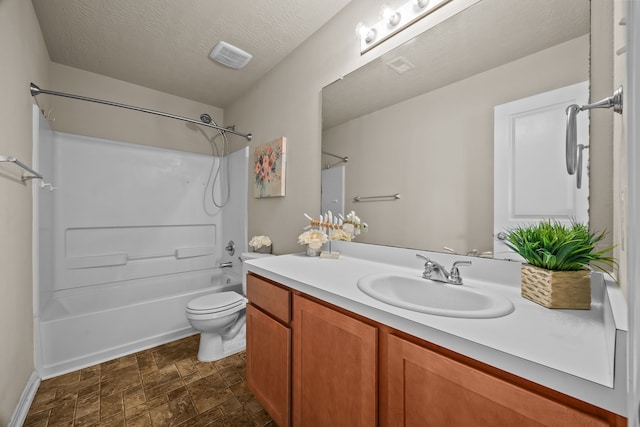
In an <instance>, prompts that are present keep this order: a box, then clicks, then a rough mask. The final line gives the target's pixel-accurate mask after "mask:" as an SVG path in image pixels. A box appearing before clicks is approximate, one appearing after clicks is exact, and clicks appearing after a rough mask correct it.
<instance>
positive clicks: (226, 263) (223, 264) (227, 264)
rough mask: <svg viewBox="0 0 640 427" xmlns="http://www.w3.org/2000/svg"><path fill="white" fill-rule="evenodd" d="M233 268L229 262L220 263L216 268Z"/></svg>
mask: <svg viewBox="0 0 640 427" xmlns="http://www.w3.org/2000/svg"><path fill="white" fill-rule="evenodd" d="M231 267H233V263H232V262H231V261H227V262H221V263H220V264H218V268H231Z"/></svg>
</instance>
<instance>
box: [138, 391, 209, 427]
mask: <svg viewBox="0 0 640 427" xmlns="http://www.w3.org/2000/svg"><path fill="white" fill-rule="evenodd" d="M149 415H151V422H152V424H153V426H154V427H156V426H161V427H165V426H166V427H169V426H177V425H178V424H180V423H182V422H184V421H187V420H189V419H191V418H193V417H195V416H196V415H198V412H197V411H196V408H195V407H194V406H193V403H192V402H191V398H190V397H189V396H188V395H185V396H183V397H180V398H178V399H174V400H170V401H169V402H168V403H166V404H164V405H162V406H159V407H157V408H154V409H152V410H151V411H150V412H149Z"/></svg>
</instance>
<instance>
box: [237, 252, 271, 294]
mask: <svg viewBox="0 0 640 427" xmlns="http://www.w3.org/2000/svg"><path fill="white" fill-rule="evenodd" d="M269 256H275V255H273V254H263V253H260V252H242V253H241V254H240V261H241V262H245V261H250V260H252V259H258V258H264V257H269ZM242 293H243V294H244V295H245V296H246V295H247V277H246V275H243V276H242Z"/></svg>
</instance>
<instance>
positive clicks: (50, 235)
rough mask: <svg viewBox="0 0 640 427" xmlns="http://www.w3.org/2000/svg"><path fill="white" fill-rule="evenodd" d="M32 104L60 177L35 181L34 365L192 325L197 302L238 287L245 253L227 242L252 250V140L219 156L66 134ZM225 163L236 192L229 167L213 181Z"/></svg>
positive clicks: (91, 355) (60, 362) (137, 346)
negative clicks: (190, 309)
mask: <svg viewBox="0 0 640 427" xmlns="http://www.w3.org/2000/svg"><path fill="white" fill-rule="evenodd" d="M35 114H36V118H37V119H38V120H36V123H34V128H36V129H37V131H36V132H34V140H35V141H34V144H35V146H36V147H38V149H37V150H36V149H34V151H35V152H37V153H39V157H40V164H39V166H41V167H42V169H43V171H44V172H43V173H46V177H47V179H48V180H50V181H51V182H52V183H53V190H52V191H49V189H39V190H37V191H36V190H34V206H38V211H37V212H36V215H35V218H34V223H35V224H36V225H37V226H35V228H34V230H35V233H34V248H35V249H34V250H35V251H36V252H37V257H36V260H37V267H38V268H37V270H36V274H34V277H35V279H34V282H35V283H36V284H37V288H36V289H35V290H34V328H35V337H36V339H35V341H36V342H35V344H36V345H35V351H36V357H35V359H36V369H37V370H38V372H39V373H40V374H41V375H42V376H43V377H45V378H46V377H50V376H54V375H59V374H61V373H64V372H67V371H71V370H76V369H79V368H81V367H84V366H88V365H91V364H95V363H99V362H103V361H105V360H108V359H111V358H114V357H119V356H122V355H124V354H128V353H132V352H135V351H139V350H142V349H144V348H148V347H153V346H156V345H159V344H162V343H165V342H168V341H172V340H175V339H178V338H182V337H184V336H187V335H192V334H195V333H196V331H195V330H193V329H192V328H191V327H190V325H189V322H188V321H187V319H186V317H185V313H184V309H185V307H186V305H187V302H188V301H189V300H191V299H194V298H196V297H198V296H201V295H204V294H207V293H212V292H218V291H225V290H229V291H238V292H239V291H240V289H241V287H240V282H241V281H240V276H239V274H240V271H241V267H240V261H239V260H238V256H237V254H236V255H233V256H232V255H231V254H230V253H228V252H227V251H226V250H225V247H226V246H227V244H228V242H229V241H230V240H233V241H234V242H236V251H238V252H241V251H243V250H245V249H246V243H243V242H246V241H247V239H246V234H247V232H246V228H247V222H246V218H247V217H246V211H247V208H246V193H247V191H246V189H247V180H248V153H249V150H248V148H244V149H242V150H238V151H235V152H233V153H231V154H230V155H228V156H227V157H226V158H224V159H222V158H220V157H214V156H207V155H202V154H195V153H187V152H183V151H176V150H167V149H160V148H156V147H149V146H142V145H135V144H129V143H122V142H118V141H109V140H103V139H97V138H89V137H84V136H79V135H70V134H65V133H59V132H52V131H51V130H50V129H49V128H48V124H47V123H46V121H44V120H43V119H42V118H41V117H40V116H39V113H37V112H36V113H35ZM205 142H206V141H204V140H203V143H205ZM221 163H222V169H223V171H224V170H226V169H227V168H228V171H229V177H228V178H229V187H230V196H229V195H228V193H227V185H226V184H227V174H226V173H225V172H223V173H221V174H220V175H219V178H218V179H217V180H216V181H215V184H214V180H213V179H212V176H215V171H216V168H217V167H218V166H219V165H220V164H221ZM212 193H213V194H214V195H215V197H216V200H217V202H218V204H217V205H216V204H215V203H214V202H213V201H212ZM227 198H228V203H227V204H226V205H225V206H224V207H220V206H219V205H220V203H219V202H220V200H221V199H225V200H226V199H227ZM223 262H224V263H229V262H230V263H231V264H232V267H231V268H220V267H219V266H220V265H221V263H223ZM234 270H235V276H234V275H233V274H231V273H232V271H234ZM227 273H229V274H227Z"/></svg>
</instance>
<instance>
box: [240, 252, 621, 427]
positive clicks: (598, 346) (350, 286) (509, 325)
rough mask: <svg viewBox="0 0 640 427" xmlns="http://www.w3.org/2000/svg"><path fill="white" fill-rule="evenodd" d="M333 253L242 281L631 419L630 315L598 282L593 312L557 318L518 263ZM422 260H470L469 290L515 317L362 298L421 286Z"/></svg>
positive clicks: (277, 264)
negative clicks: (530, 293) (256, 281)
mask: <svg viewBox="0 0 640 427" xmlns="http://www.w3.org/2000/svg"><path fill="white" fill-rule="evenodd" d="M336 246H337V248H339V250H341V252H342V256H341V257H340V258H339V259H324V258H319V257H308V256H306V255H304V254H293V255H283V256H275V257H269V258H262V259H258V260H252V261H248V262H245V263H244V267H243V268H244V272H245V273H246V272H249V271H251V272H253V273H256V274H258V275H261V276H263V277H266V278H268V279H271V280H274V281H276V282H279V283H282V284H284V285H286V286H289V287H291V288H292V289H295V290H298V291H300V292H304V293H306V294H308V295H311V296H314V297H316V298H320V299H322V300H324V301H327V302H329V303H331V304H334V305H337V306H340V307H343V308H345V309H347V310H350V311H352V312H354V313H357V314H359V315H362V316H365V317H367V318H370V319H372V320H375V321H377V322H379V323H382V324H385V325H388V326H390V327H392V328H396V329H398V330H402V331H404V332H407V333H409V334H411V335H414V336H416V337H419V338H422V339H424V340H426V341H429V342H432V343H434V344H438V345H441V346H443V347H446V348H449V349H451V350H453V351H456V352H458V353H461V354H464V355H466V356H469V357H472V358H474V359H476V360H479V361H481V362H484V363H487V364H489V365H492V366H495V367H497V368H500V369H503V370H505V371H507V372H511V373H513V374H516V375H519V376H521V377H524V378H526V379H529V380H531V381H534V382H537V383H539V384H542V385H545V386H547V387H550V388H553V389H555V390H558V391H560V392H563V393H565V394H568V395H571V396H574V397H576V398H578V399H581V400H585V401H587V402H589V403H592V404H594V405H597V406H600V407H603V408H605V409H608V410H610V411H612V412H616V413H618V414H620V415H625V416H626V414H625V412H624V411H625V410H626V409H625V408H626V400H625V399H626V394H625V393H626V391H625V390H626V380H625V378H619V377H620V376H621V375H620V374H622V373H624V375H623V377H626V366H620V365H625V363H623V361H624V359H623V358H622V355H621V354H620V353H622V352H623V351H622V350H624V353H626V332H625V331H626V325H625V324H620V323H626V313H615V314H614V313H612V312H611V306H612V304H611V303H610V300H611V299H613V300H614V301H616V303H615V304H613V305H614V306H615V308H616V310H618V311H620V310H621V309H624V305H623V304H620V302H619V299H620V296H619V295H617V294H616V289H607V288H612V286H610V285H609V286H607V284H606V283H605V281H604V280H603V279H602V276H601V275H596V280H594V281H593V283H592V288H593V289H592V308H591V310H550V309H547V308H544V307H542V306H540V305H538V304H535V303H533V302H531V301H529V300H526V299H524V298H522V297H521V296H520V275H519V264H517V263H513V262H505V261H497V260H488V259H481V258H467V257H460V256H455V255H449V254H439V253H430V252H425V251H415V250H408V249H401V248H389V247H383V246H374V245H363V244H340V245H336V244H335V243H334V250H337V248H336ZM418 252H420V253H423V254H426V255H428V256H430V257H431V258H432V259H435V260H437V261H438V262H440V263H442V264H443V265H445V266H446V267H447V268H448V267H449V266H450V265H451V263H452V262H453V261H452V260H453V259H470V260H472V262H473V266H472V267H468V268H464V269H463V268H461V269H460V270H461V274H462V277H463V278H464V285H462V286H469V287H477V288H483V289H487V290H490V291H491V292H494V293H499V294H501V295H504V296H506V297H507V298H509V299H510V300H511V301H512V303H513V304H514V306H515V310H514V311H513V312H512V313H511V314H509V315H506V316H503V317H498V318H493V319H463V318H453V317H445V316H437V315H431V314H425V313H419V312H415V311H410V310H406V309H402V308H399V307H395V306H392V305H389V304H386V303H383V302H380V301H378V300H376V299H374V298H372V297H370V296H368V295H366V294H364V293H363V292H362V291H360V290H359V289H358V287H357V282H358V279H360V278H361V277H363V276H365V275H368V274H374V273H399V274H416V275H418V276H420V274H421V272H422V265H423V262H421V261H420V260H419V259H416V257H415V253H418ZM614 286H615V285H614ZM611 293H613V295H614V296H613V297H611V295H610V294H611ZM620 306H622V307H620ZM619 332H622V335H620V334H619ZM620 336H622V337H624V338H625V339H624V341H625V342H624V343H619V342H618V343H617V344H618V347H620V348H618V352H617V353H616V342H617V341H620V340H621V338H620ZM616 340H617V341H616ZM614 368H615V369H614ZM614 373H615V375H614ZM620 388H623V389H624V390H620Z"/></svg>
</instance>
